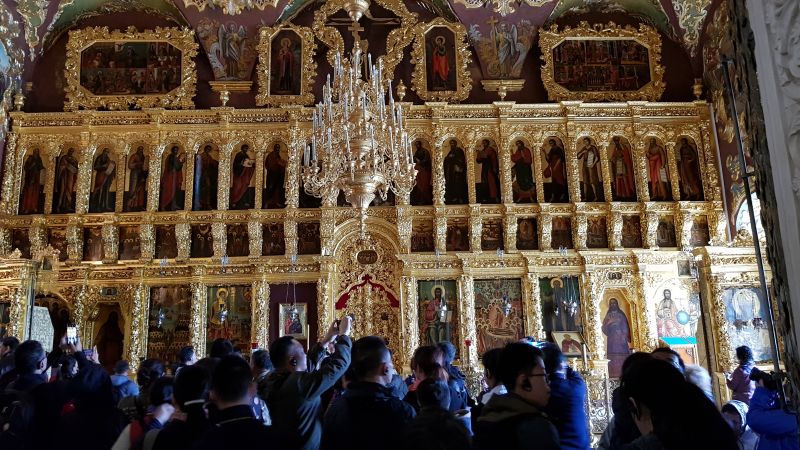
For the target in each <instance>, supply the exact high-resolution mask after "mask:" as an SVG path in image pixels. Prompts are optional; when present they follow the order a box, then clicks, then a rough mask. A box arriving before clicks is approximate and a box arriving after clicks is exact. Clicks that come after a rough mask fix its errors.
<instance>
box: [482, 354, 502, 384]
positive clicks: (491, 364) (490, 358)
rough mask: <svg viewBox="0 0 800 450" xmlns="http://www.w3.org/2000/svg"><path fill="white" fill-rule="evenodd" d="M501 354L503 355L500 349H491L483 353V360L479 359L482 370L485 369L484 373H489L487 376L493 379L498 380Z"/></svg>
mask: <svg viewBox="0 0 800 450" xmlns="http://www.w3.org/2000/svg"><path fill="white" fill-rule="evenodd" d="M501 353H503V349H502V348H493V349H491V350H489V351H487V352H486V353H484V354H483V358H481V362H482V363H483V368H484V369H486V372H488V373H489V376H491V377H493V378H499V373H500V354H501Z"/></svg>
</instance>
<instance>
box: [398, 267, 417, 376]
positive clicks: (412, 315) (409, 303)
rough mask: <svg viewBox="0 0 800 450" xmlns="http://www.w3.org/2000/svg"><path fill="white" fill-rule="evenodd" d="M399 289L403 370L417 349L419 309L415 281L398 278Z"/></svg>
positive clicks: (412, 278)
mask: <svg viewBox="0 0 800 450" xmlns="http://www.w3.org/2000/svg"><path fill="white" fill-rule="evenodd" d="M400 289H401V293H402V295H403V304H402V305H403V306H402V308H403V322H404V327H403V330H405V331H404V333H403V343H404V345H403V355H402V361H403V368H404V370H405V368H406V367H407V366H409V365H410V364H411V357H412V356H413V354H414V350H416V349H417V347H419V308H418V307H417V303H418V299H417V279H416V278H414V277H408V276H404V277H401V278H400Z"/></svg>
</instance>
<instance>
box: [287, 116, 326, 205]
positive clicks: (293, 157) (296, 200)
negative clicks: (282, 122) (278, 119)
mask: <svg viewBox="0 0 800 450" xmlns="http://www.w3.org/2000/svg"><path fill="white" fill-rule="evenodd" d="M289 135H290V138H291V143H290V145H289V146H288V149H289V161H288V163H287V165H286V207H287V208H297V207H299V206H300V189H303V186H302V181H301V179H300V162H301V161H300V155H302V154H303V148H302V147H300V146H298V144H299V143H300V142H301V140H300V138H302V136H303V132H302V130H301V129H300V128H298V126H297V124H296V123H295V124H294V125H292V127H291V128H290V129H289ZM334 201H335V198H334Z"/></svg>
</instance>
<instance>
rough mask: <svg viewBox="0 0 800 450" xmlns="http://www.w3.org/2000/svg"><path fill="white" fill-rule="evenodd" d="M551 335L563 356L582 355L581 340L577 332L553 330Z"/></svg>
mask: <svg viewBox="0 0 800 450" xmlns="http://www.w3.org/2000/svg"><path fill="white" fill-rule="evenodd" d="M550 334H551V335H552V336H553V342H554V343H555V344H556V345H558V348H560V349H561V353H563V354H564V356H582V355H583V340H582V339H581V336H580V334H579V333H576V332H572V333H563V332H558V331H553V332H551V333H550Z"/></svg>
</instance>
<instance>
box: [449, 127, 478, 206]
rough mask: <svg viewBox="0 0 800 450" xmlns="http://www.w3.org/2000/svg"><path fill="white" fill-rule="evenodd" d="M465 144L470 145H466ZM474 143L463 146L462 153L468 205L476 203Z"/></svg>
mask: <svg viewBox="0 0 800 450" xmlns="http://www.w3.org/2000/svg"><path fill="white" fill-rule="evenodd" d="M467 145H470V146H469V147H467ZM475 145H476V143H474V142H471V143H469V144H465V146H464V155H465V156H466V157H467V196H468V197H469V204H470V205H474V204H475V203H478V199H477V195H476V194H477V193H476V192H475ZM477 145H480V144H477ZM442 170H444V166H442ZM478 177H480V175H478Z"/></svg>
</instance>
